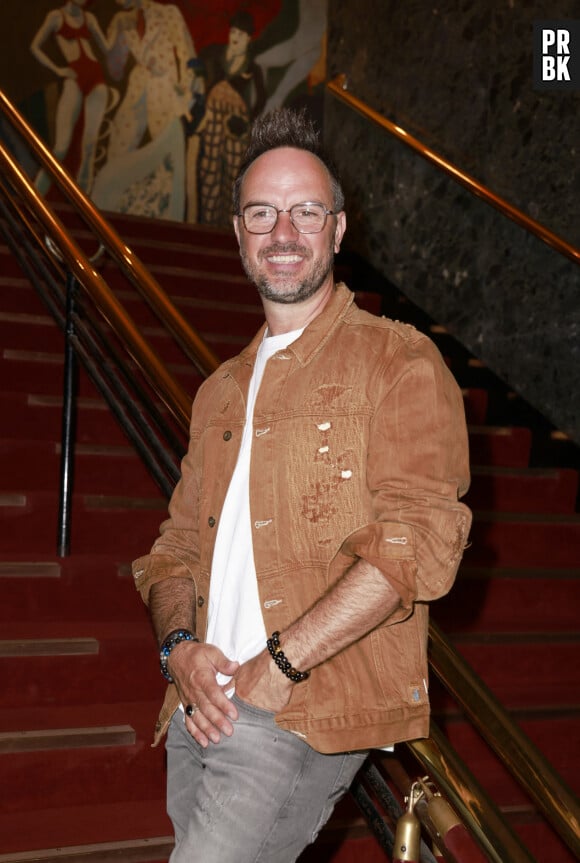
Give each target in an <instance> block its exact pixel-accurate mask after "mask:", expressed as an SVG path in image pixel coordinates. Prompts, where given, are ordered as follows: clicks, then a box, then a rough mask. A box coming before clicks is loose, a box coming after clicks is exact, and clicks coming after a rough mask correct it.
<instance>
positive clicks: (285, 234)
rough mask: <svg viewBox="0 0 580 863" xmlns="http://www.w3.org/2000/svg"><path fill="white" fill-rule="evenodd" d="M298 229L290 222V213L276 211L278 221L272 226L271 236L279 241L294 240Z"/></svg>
mask: <svg viewBox="0 0 580 863" xmlns="http://www.w3.org/2000/svg"><path fill="white" fill-rule="evenodd" d="M297 236H298V231H297V230H296V228H295V227H294V225H293V224H292V220H291V219H290V213H278V221H277V222H276V224H275V225H274V227H273V228H272V233H271V237H272V239H273V240H276V241H277V242H279V243H284V242H288V241H289V240H292V241H294V240H296V237H297Z"/></svg>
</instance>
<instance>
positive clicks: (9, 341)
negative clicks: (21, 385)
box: [0, 311, 64, 353]
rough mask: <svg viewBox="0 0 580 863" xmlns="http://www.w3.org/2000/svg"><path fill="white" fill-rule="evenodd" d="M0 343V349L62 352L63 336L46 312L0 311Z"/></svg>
mask: <svg viewBox="0 0 580 863" xmlns="http://www.w3.org/2000/svg"><path fill="white" fill-rule="evenodd" d="M0 345H2V350H6V348H12V349H15V350H29V351H50V352H53V353H62V351H63V345H64V336H63V334H62V331H61V330H60V328H59V327H58V326H57V324H56V323H55V322H54V319H53V318H52V317H51V316H50V315H48V314H43V313H40V314H38V313H31V312H6V311H0Z"/></svg>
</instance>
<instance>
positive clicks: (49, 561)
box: [0, 549, 146, 627]
mask: <svg viewBox="0 0 580 863" xmlns="http://www.w3.org/2000/svg"><path fill="white" fill-rule="evenodd" d="M145 550H146V549H145ZM0 586H1V589H2V596H3V601H2V603H0V621H1V624H2V627H4V626H5V625H6V624H10V623H12V622H13V621H30V625H31V626H41V625H43V624H46V623H51V622H58V623H60V624H61V625H66V624H67V623H71V622H77V621H83V623H84V624H88V623H90V622H91V621H97V622H104V621H108V622H111V623H113V622H120V621H123V622H125V623H127V622H144V621H145V619H146V612H145V607H144V605H143V603H142V601H141V598H140V596H139V594H138V593H137V591H136V590H135V586H134V582H133V578H132V575H131V572H130V561H129V560H128V559H127V561H122V562H120V561H119V560H118V559H117V557H116V556H115V555H113V556H109V557H108V556H105V555H102V554H94V553H93V554H88V555H69V556H68V557H65V558H56V556H55V555H54V550H53V554H52V555H47V556H46V557H44V558H42V557H41V556H40V555H37V556H36V557H33V558H32V559H31V558H30V557H27V556H25V555H24V554H21V555H20V556H17V555H12V556H11V558H10V559H3V560H1V561H0ZM89 598H90V601H89Z"/></svg>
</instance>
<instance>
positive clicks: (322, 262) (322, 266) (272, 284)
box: [241, 246, 334, 305]
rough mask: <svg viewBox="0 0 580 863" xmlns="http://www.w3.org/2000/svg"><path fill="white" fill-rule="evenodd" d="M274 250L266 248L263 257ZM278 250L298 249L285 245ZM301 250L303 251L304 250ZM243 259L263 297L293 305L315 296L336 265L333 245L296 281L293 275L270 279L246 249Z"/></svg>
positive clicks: (245, 270) (249, 274)
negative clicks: (301, 278) (300, 279)
mask: <svg viewBox="0 0 580 863" xmlns="http://www.w3.org/2000/svg"><path fill="white" fill-rule="evenodd" d="M272 251H274V249H272V248H270V249H267V250H265V252H263V253H262V257H265V256H266V254H271V253H272ZM276 251H278V252H280V253H282V252H289V251H298V250H297V249H296V248H288V247H287V246H284V247H278V248H276ZM300 251H302V252H303V251H304V250H300ZM241 260H242V266H243V268H244V272H245V274H246V276H247V277H248V279H249V280H250V281H251V282H252V283H253V284H254V285H255V286H256V288H257V290H258V293H259V294H260V296H261V297H262V299H264V300H270V301H271V302H273V303H281V304H285V305H291V304H294V303H302V302H304V300H307V299H309V298H310V297H312V296H314V294H315V293H316V292H317V291H318V290H319V288H320V287H321V286H322V284H323V283H324V281H325V279H326V278H327V276H328V274H329V273H330V272H332V269H333V267H334V252H333V249H332V247H330V249H329V250H328V254H327V255H326V256H325V257H323V258H319V260H318V261H316V263H315V264H314V266H313V268H312V269H311V271H310V273H309V274H308V275H307V276H306V277H305V278H304V279H303V280H302V281H299V282H296V280H295V279H293V278H292V277H291V276H289V277H288V278H287V279H282V280H277V281H270V279H268V277H267V276H266V275H264V274H263V273H262V272H260V270H259V269H258V266H257V265H254V264H253V263H252V262H251V261H250V260H249V259H248V257H247V255H246V253H245V251H242V253H241Z"/></svg>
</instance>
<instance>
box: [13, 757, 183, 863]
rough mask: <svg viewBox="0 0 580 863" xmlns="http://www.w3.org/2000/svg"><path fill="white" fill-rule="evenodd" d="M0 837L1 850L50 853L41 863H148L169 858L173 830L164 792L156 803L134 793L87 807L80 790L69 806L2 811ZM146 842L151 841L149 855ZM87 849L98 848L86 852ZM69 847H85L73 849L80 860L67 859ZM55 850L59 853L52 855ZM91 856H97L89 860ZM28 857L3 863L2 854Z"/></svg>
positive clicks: (154, 800)
mask: <svg viewBox="0 0 580 863" xmlns="http://www.w3.org/2000/svg"><path fill="white" fill-rule="evenodd" d="M57 775H58V774H57ZM53 781H54V777H53V778H52V782H53ZM52 782H51V784H52ZM0 836H2V852H3V853H4V854H6V855H8V854H15V853H16V852H18V851H22V852H28V853H29V854H30V850H31V849H47V850H46V851H45V852H44V856H40V855H38V856H37V857H36V859H37V860H39V861H42V863H55V861H56V860H60V859H61V858H62V859H63V860H64V861H66V863H68V859H70V863H78V861H79V857H80V859H88V860H89V861H91V863H109V861H111V863H112V861H118V860H123V861H124V863H145V861H154V860H159V859H165V860H166V859H167V856H168V854H169V853H170V849H171V847H172V845H173V831H172V829H171V823H170V821H169V819H168V817H167V815H166V812H165V802H164V794H163V793H161V792H160V793H158V795H157V798H156V799H153V798H152V799H143V798H141V797H140V796H139V795H138V794H134V795H133V796H132V798H131V799H130V800H127V801H115V802H104V803H103V802H99V803H93V804H88V803H84V802H83V796H82V788H78V791H77V799H76V800H75V801H74V802H73V804H72V805H70V806H68V807H66V808H65V807H59V808H58V809H49V808H47V807H42V808H38V809H36V810H35V811H34V817H31V812H30V811H23V812H10V813H3V812H0ZM144 839H149V840H150V841H151V845H150V846H149V847H150V853H149V849H148V845H147V843H143V840H144ZM131 840H133V841H132V842H131ZM109 843H115V844H116V847H114V848H111V847H109ZM118 843H125V844H122V845H119V844H118ZM88 845H95V846H96V847H95V848H93V849H91V848H87V847H86V846H88ZM70 846H83V848H76V849H74V848H73V851H75V852H76V854H75V856H74V857H73V856H72V853H71V856H70V858H68V859H67V856H63V855H66V851H67V849H68V848H69V847H70ZM50 849H53V852H56V853H53V854H52V855H51V852H50ZM87 853H88V854H89V855H91V854H92V856H86V855H87ZM27 859H28V860H30V857H28V858H26V857H12V859H10V858H8V859H6V857H5V858H4V861H3V859H2V855H1V854H0V863H25V861H26V860H27Z"/></svg>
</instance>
